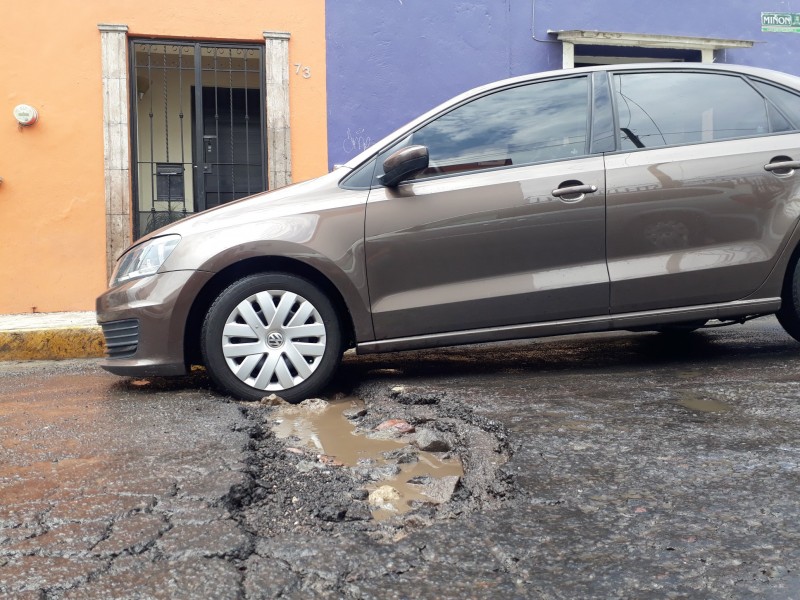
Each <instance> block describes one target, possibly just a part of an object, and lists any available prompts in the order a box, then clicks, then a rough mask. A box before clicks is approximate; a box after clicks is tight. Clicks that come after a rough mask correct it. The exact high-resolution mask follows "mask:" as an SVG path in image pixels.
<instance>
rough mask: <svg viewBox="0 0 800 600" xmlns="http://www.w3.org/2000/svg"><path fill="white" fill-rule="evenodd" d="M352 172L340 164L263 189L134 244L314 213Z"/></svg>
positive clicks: (171, 226) (172, 224)
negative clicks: (300, 179)
mask: <svg viewBox="0 0 800 600" xmlns="http://www.w3.org/2000/svg"><path fill="white" fill-rule="evenodd" d="M349 172H350V169H349V168H347V167H339V168H337V169H334V170H333V171H331V172H330V173H328V174H326V175H322V176H321V177H317V178H316V179H310V180H308V181H304V182H302V183H295V184H293V185H289V186H286V187H283V188H280V189H278V190H273V191H270V192H262V193H259V194H255V195H253V196H248V197H247V198H242V199H241V200H235V201H233V202H230V203H227V204H223V205H221V206H217V207H215V208H211V209H209V210H205V211H203V212H199V213H195V214H193V215H191V216H189V217H186V218H185V219H181V220H180V221H176V222H175V223H171V224H170V225H167V226H165V227H162V228H161V229H157V230H156V231H154V232H152V233H150V234H148V235H146V236H144V237H142V238H140V239H138V240H137V241H136V244H134V245H138V244H141V243H143V242H146V241H147V240H149V239H151V238H154V237H159V236H163V235H172V234H178V235H180V236H182V237H185V236H191V235H197V234H205V233H209V232H211V231H216V230H219V229H225V228H227V227H231V226H236V225H241V224H242V223H247V222H263V221H265V220H267V219H270V218H277V217H285V216H287V215H294V214H303V213H307V212H314V211H316V210H319V209H320V208H322V207H323V206H324V205H325V203H326V201H329V200H330V195H331V194H330V191H331V190H332V189H336V188H337V187H338V183H339V181H341V179H342V178H343V177H344V176H345V175H347V174H348V173H349Z"/></svg>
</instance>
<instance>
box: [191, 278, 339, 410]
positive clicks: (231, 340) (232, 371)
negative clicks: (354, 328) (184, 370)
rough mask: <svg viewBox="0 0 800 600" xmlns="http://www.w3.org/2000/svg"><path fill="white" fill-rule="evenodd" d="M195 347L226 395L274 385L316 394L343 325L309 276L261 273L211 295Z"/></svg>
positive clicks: (334, 361)
mask: <svg viewBox="0 0 800 600" xmlns="http://www.w3.org/2000/svg"><path fill="white" fill-rule="evenodd" d="M270 304H271V308H267V312H268V313H270V314H268V315H267V314H265V312H264V309H265V307H268V306H269V305H270ZM277 319H280V322H278V321H277ZM301 327H302V331H301V329H300V328H301ZM301 333H302V334H304V335H300V334H301ZM201 349H202V352H203V358H204V360H205V366H206V369H207V371H208V373H209V375H210V376H211V379H212V380H213V381H214V382H215V383H216V384H217V385H218V386H219V387H220V388H222V390H223V391H225V392H227V393H228V394H230V395H231V396H234V397H236V398H239V399H240V400H249V401H255V400H260V399H261V398H263V397H264V396H267V395H269V394H273V393H274V394H276V395H278V396H280V397H281V398H283V399H284V400H286V401H287V402H292V403H297V402H302V401H303V400H305V399H306V398H311V397H313V396H315V395H316V394H318V393H319V392H320V391H321V390H322V389H323V388H324V387H325V386H326V385H327V384H328V383H329V382H330V380H331V378H332V377H333V375H334V373H335V372H336V369H337V367H338V366H339V362H340V361H341V357H342V333H341V325H340V322H339V318H338V315H337V314H336V310H335V309H334V307H333V304H332V303H331V301H330V300H329V299H328V298H327V297H326V296H325V294H323V293H322V292H321V291H320V290H319V288H317V287H316V286H315V285H314V284H312V283H311V282H310V281H307V280H306V279H303V278H301V277H297V276H295V275H289V274H287V273H259V274H255V275H250V276H248V277H244V278H243V279H240V280H238V281H236V282H235V283H233V284H231V285H230V286H229V287H228V288H226V289H225V290H224V291H223V292H222V293H221V294H220V295H219V296H218V297H217V299H216V300H215V301H214V303H213V304H212V305H211V308H209V310H208V313H207V314H206V318H205V320H204V322H203V329H202V333H201Z"/></svg>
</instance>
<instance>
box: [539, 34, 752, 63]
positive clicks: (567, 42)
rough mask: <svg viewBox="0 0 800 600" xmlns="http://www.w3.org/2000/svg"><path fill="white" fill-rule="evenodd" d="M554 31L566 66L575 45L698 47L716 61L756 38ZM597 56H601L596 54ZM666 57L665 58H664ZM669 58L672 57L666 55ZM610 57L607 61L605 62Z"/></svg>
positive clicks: (703, 59)
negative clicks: (716, 55) (721, 54)
mask: <svg viewBox="0 0 800 600" xmlns="http://www.w3.org/2000/svg"><path fill="white" fill-rule="evenodd" d="M547 33H548V34H550V35H555V36H556V39H557V40H558V41H560V42H561V43H562V44H563V50H562V64H563V68H565V69H572V68H574V67H575V46H576V45H588V46H617V47H627V48H631V47H635V48H667V49H672V50H697V51H699V52H700V56H701V59H700V62H704V63H712V62H714V52H715V51H717V50H727V49H733V48H752V47H753V44H754V43H755V42H753V41H750V40H727V39H720V38H703V37H687V36H680V35H654V34H649V33H622V32H618V31H587V30H584V29H570V30H562V31H552V30H549V31H548V32H547ZM580 58H581V59H583V60H580V61H579V62H589V61H588V60H587V59H588V58H590V57H580ZM597 58H598V59H599V58H600V57H597ZM602 58H603V61H604V63H605V64H615V63H617V62H645V61H646V62H661V61H659V60H658V59H644V60H642V59H635V58H629V59H625V60H624V61H623V60H622V59H616V58H615V57H602ZM661 60H664V59H661ZM666 60H667V61H668V60H669V59H666ZM605 61H607V62H605Z"/></svg>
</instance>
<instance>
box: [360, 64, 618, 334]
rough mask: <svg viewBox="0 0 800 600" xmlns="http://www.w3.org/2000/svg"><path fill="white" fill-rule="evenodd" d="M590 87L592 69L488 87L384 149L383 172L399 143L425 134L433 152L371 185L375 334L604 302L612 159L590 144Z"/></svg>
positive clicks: (558, 313) (512, 318) (421, 141)
mask: <svg viewBox="0 0 800 600" xmlns="http://www.w3.org/2000/svg"><path fill="white" fill-rule="evenodd" d="M590 90H591V85H590V78H589V77H587V76H585V75H584V76H579V77H567V78H561V79H556V80H550V81H543V82H534V83H527V84H523V85H516V86H514V87H509V88H505V89H501V90H499V91H495V92H493V93H489V94H485V95H483V96H481V97H479V98H476V99H474V100H471V101H469V102H466V103H464V104H461V105H460V106H458V107H456V108H455V109H453V110H451V111H449V112H447V113H446V114H443V115H440V116H438V117H437V118H435V119H434V120H432V121H430V122H428V123H427V124H425V125H423V126H422V127H421V128H419V129H417V130H416V131H415V132H414V133H413V134H411V135H410V136H408V137H406V138H405V139H403V140H401V141H400V142H399V143H397V144H395V145H394V146H393V147H391V148H389V149H388V150H386V151H385V152H384V153H383V154H382V155H381V156H379V158H378V162H377V164H378V166H377V168H376V170H377V171H379V172H380V171H381V166H380V165H381V164H382V159H383V158H385V157H386V156H388V155H389V154H391V152H392V151H394V150H395V149H397V148H400V147H402V146H404V145H410V144H414V145H424V146H426V147H427V148H428V151H429V155H430V164H429V168H428V169H427V170H425V171H423V172H422V173H420V174H419V175H418V176H417V177H416V178H415V179H413V180H411V181H407V182H404V183H401V184H400V185H399V186H397V187H393V188H387V187H380V186H377V187H374V188H373V189H372V191H371V192H370V195H369V200H368V203H367V211H366V223H365V234H366V235H365V252H366V260H367V276H368V284H369V292H370V299H371V305H372V313H373V323H374V328H375V334H376V338H377V339H379V340H380V339H390V338H396V337H406V336H417V335H425V334H435V333H440V332H452V331H460V330H469V329H479V328H491V327H497V326H504V325H514V324H521V323H532V322H538V321H548V320H557V319H568V318H573V317H585V316H594V315H601V314H607V313H608V285H609V283H608V271H607V268H606V264H605V193H604V190H605V183H604V165H603V158H602V156H599V155H598V156H591V155H589V140H588V139H587V132H588V123H589V112H590V110H589V107H590V104H591V102H590V97H591V94H590ZM609 115H610V112H609ZM560 188H561V189H560ZM566 188H569V189H566ZM570 192H572V193H570Z"/></svg>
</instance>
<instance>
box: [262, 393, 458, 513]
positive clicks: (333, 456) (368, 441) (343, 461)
mask: <svg viewBox="0 0 800 600" xmlns="http://www.w3.org/2000/svg"><path fill="white" fill-rule="evenodd" d="M363 406H364V403H363V402H362V401H361V400H360V399H358V398H344V399H341V400H334V401H331V402H324V401H321V402H317V403H314V402H312V403H303V404H301V405H297V406H294V405H280V406H278V407H276V409H275V413H274V416H273V419H272V422H273V426H272V430H273V432H274V433H275V435H276V436H277V437H278V438H280V439H284V440H290V442H291V444H292V445H295V446H300V447H302V448H304V449H306V450H309V449H310V450H311V451H312V452H314V453H316V454H317V455H318V456H317V458H318V460H320V462H321V463H323V464H327V465H330V466H332V467H333V468H337V467H338V468H342V467H349V468H352V469H354V470H356V471H361V470H369V471H371V472H372V473H385V475H386V476H385V477H382V478H378V479H377V480H376V481H373V482H371V483H369V484H367V485H365V486H364V488H365V489H366V490H367V491H368V492H369V493H370V497H369V500H370V505H371V510H372V515H373V517H374V518H375V519H376V520H383V519H386V518H389V517H391V516H392V515H395V514H401V513H405V512H407V511H409V510H411V509H412V508H414V506H415V505H417V503H434V504H439V503H441V502H445V501H447V500H448V499H449V497H450V494H452V491H453V488H454V487H455V484H456V483H457V482H458V479H459V478H460V477H462V476H463V474H464V470H463V467H462V465H461V462H460V461H459V460H458V459H454V458H443V457H442V456H441V455H437V454H436V453H432V452H425V451H421V450H418V449H417V448H415V447H414V446H412V445H411V443H410V442H411V441H412V439H413V433H411V432H410V433H409V434H408V435H405V436H402V439H386V438H385V437H384V436H386V435H388V434H385V433H384V434H381V432H369V434H368V435H367V434H364V433H361V432H359V431H357V430H356V427H355V425H354V424H353V423H351V422H350V421H349V420H348V419H347V418H346V416H345V414H344V413H345V411H347V410H348V409H354V410H358V409H361V408H363ZM290 449H291V446H290Z"/></svg>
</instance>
